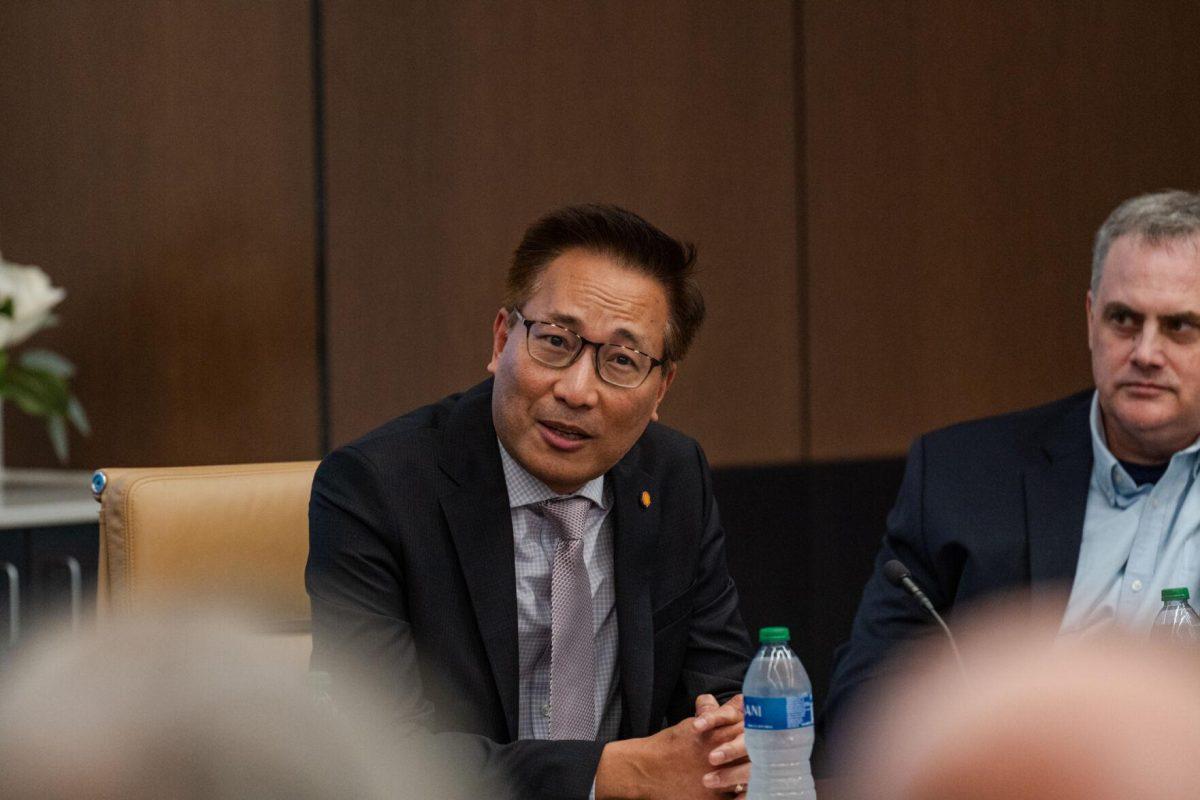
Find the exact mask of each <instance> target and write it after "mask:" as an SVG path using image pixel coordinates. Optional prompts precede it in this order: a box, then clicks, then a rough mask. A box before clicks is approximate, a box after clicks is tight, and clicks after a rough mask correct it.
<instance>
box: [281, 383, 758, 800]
mask: <svg viewBox="0 0 1200 800" xmlns="http://www.w3.org/2000/svg"><path fill="white" fill-rule="evenodd" d="M491 399H492V382H491V380H488V381H486V382H484V383H482V384H480V385H478V386H476V387H474V388H472V389H470V390H469V391H467V392H466V393H464V394H461V395H453V396H451V397H448V398H446V399H445V400H442V401H441V402H439V403H437V404H435V405H431V406H426V407H424V408H421V409H418V410H417V411H414V412H412V413H411V414H407V415H405V416H403V417H400V418H398V419H395V420H392V421H391V422H389V423H387V424H386V425H384V426H383V427H381V428H379V429H377V430H375V431H372V432H371V433H369V434H367V435H366V436H364V437H362V438H361V439H359V440H357V441H356V442H354V443H352V444H350V445H347V446H345V447H343V448H340V449H339V450H337V451H335V452H333V453H332V454H330V455H329V456H328V457H327V458H326V459H325V460H324V461H323V462H322V463H321V466H320V467H319V468H318V470H317V474H316V478H315V479H314V482H313V492H312V499H311V502H310V506H309V535H310V550H309V559H308V567H307V570H306V573H305V578H306V583H307V586H308V592H309V595H310V597H311V599H312V611H313V664H314V668H317V669H326V670H329V671H332V672H334V674H335V681H336V680H337V673H338V672H339V671H341V670H344V669H347V668H349V662H348V661H347V659H358V660H360V661H361V663H360V664H359V667H360V668H365V669H366V671H367V675H368V678H369V680H371V681H373V682H374V683H375V684H376V685H377V686H380V687H383V688H384V689H385V692H386V698H387V701H388V703H389V704H390V705H389V707H388V709H387V712H388V715H389V716H390V717H391V719H393V720H395V721H398V722H400V721H403V722H411V721H414V720H415V721H419V722H420V723H421V724H422V725H424V727H425V728H427V729H428V730H430V731H432V732H435V733H438V734H439V735H438V737H437V739H438V745H439V746H440V747H442V748H443V749H449V750H450V751H452V752H453V753H454V760H455V761H456V767H457V769H458V770H460V771H461V772H462V773H463V774H472V775H481V776H485V777H488V778H503V779H507V780H508V781H509V782H510V786H511V788H512V790H513V793H514V794H515V795H517V796H520V797H564V798H565V797H579V798H582V797H586V796H587V795H588V791H589V789H590V787H591V784H592V780H593V778H594V776H595V771H596V766H597V763H598V761H599V758H600V752H601V750H602V748H603V745H602V744H601V743H597V742H586V741H534V740H520V741H518V740H517V730H518V728H517V720H518V713H517V712H518V708H517V704H518V659H517V602H516V577H515V567H514V555H513V533H512V521H511V516H510V512H509V507H508V493H507V490H506V488H505V483H504V475H503V470H502V467H501V462H500V452H499V447H498V445H497V440H496V431H495V428H494V426H493V424H492V412H491ZM609 474H610V476H611V481H612V487H613V495H614V504H613V509H612V511H611V513H612V514H614V515H615V520H614V521H615V525H614V533H613V537H614V538H613V545H614V551H615V554H614V564H613V571H614V582H615V587H616V607H617V625H618V629H619V634H618V636H619V639H618V642H619V656H618V658H619V663H620V682H621V697H622V701H623V714H622V721H621V735H622V738H627V737H638V736H645V735H648V734H650V733H653V732H655V731H657V730H659V729H660V728H661V727H663V726H664V724H665V723H666V722H674V721H677V720H679V719H682V718H684V717H686V716H688V715H690V714H691V713H692V712H693V701H694V698H695V696H696V695H698V694H702V693H705V692H712V693H714V694H717V695H718V696H720V697H722V698H724V697H727V696H729V695H731V694H733V693H735V692H737V691H738V690H739V687H740V684H741V680H742V677H743V675H744V673H745V670H746V667H747V665H748V663H749V658H750V655H751V654H752V651H751V648H750V642H749V638H748V636H747V634H746V630H745V626H744V625H743V623H742V620H741V617H740V615H739V613H738V599H737V591H736V589H735V588H734V585H733V581H732V579H731V578H730V577H729V573H728V571H727V569H726V564H725V537H724V532H723V530H722V528H721V523H720V519H719V516H718V514H717V506H716V502H715V500H714V499H713V495H712V486H711V482H710V477H709V470H708V464H707V462H706V461H705V458H704V454H703V453H702V452H701V450H700V447H699V446H698V445H697V444H696V442H695V441H693V440H691V439H689V438H687V437H685V436H683V435H681V434H679V433H676V432H675V431H672V430H670V429H669V428H666V427H664V426H661V425H657V424H654V423H651V424H650V425H649V426H648V427H647V429H646V431H645V433H644V434H643V435H642V437H641V438H640V439H639V440H638V441H637V443H636V444H635V445H634V446H633V448H632V449H631V450H630V451H629V453H627V454H626V456H625V457H624V458H622V459H621V461H620V462H619V463H618V464H617V465H616V466H615V467H614V468H613V469H612V470H611V472H610V473H609ZM643 492H646V493H648V494H649V497H650V504H649V507H643V505H642V503H641V498H642V494H643Z"/></svg>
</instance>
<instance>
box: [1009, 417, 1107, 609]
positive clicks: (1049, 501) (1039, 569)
mask: <svg viewBox="0 0 1200 800" xmlns="http://www.w3.org/2000/svg"><path fill="white" fill-rule="evenodd" d="M1089 398H1090V395H1089ZM1090 409H1091V405H1090V402H1082V403H1080V404H1078V405H1076V406H1074V407H1073V408H1071V410H1069V411H1068V412H1067V413H1066V414H1065V415H1063V417H1061V418H1059V419H1058V420H1057V421H1055V423H1053V424H1051V425H1049V426H1048V427H1047V428H1046V429H1045V431H1044V435H1043V436H1042V437H1041V443H1040V445H1041V447H1040V453H1039V454H1038V457H1036V458H1034V460H1033V461H1032V462H1031V464H1030V465H1029V466H1028V467H1027V469H1026V471H1025V515H1026V516H1025V518H1026V524H1027V526H1028V528H1027V529H1028V535H1029V573H1030V579H1031V581H1032V582H1033V584H1034V591H1033V594H1032V610H1033V612H1034V613H1035V614H1038V615H1045V616H1048V617H1053V618H1055V619H1058V618H1061V617H1062V615H1063V612H1064V611H1065V610H1066V601H1067V593H1068V592H1069V590H1070V588H1071V581H1072V579H1073V577H1074V575H1075V567H1076V565H1077V563H1078V561H1079V547H1080V542H1081V541H1082V538H1083V519H1084V514H1085V513H1086V511H1087V495H1088V483H1089V481H1090V478H1091V470H1092V447H1091V438H1090V436H1089V435H1088V414H1089V412H1090ZM1055 584H1057V585H1058V589H1059V591H1054V590H1053V588H1052V587H1053V585H1055Z"/></svg>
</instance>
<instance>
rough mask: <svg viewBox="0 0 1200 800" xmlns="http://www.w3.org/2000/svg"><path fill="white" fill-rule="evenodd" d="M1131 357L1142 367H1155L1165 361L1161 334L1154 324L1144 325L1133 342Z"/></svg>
mask: <svg viewBox="0 0 1200 800" xmlns="http://www.w3.org/2000/svg"><path fill="white" fill-rule="evenodd" d="M1131 359H1132V361H1133V363H1134V364H1136V365H1137V366H1139V367H1141V368H1143V369H1156V368H1158V367H1161V366H1163V364H1164V363H1166V357H1165V356H1164V354H1163V341H1162V334H1161V332H1160V331H1159V330H1158V327H1157V326H1155V325H1145V326H1144V327H1143V328H1142V330H1141V333H1139V334H1138V337H1137V339H1136V340H1135V341H1134V344H1133V354H1132V355H1131Z"/></svg>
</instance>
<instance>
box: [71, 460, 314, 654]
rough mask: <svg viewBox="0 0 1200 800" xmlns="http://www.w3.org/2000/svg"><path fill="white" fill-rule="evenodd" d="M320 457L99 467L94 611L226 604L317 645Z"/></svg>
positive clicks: (293, 644) (298, 644) (295, 642)
mask: <svg viewBox="0 0 1200 800" xmlns="http://www.w3.org/2000/svg"><path fill="white" fill-rule="evenodd" d="M316 467H317V462H316V461H303V462H299V461H298V462H287V463H276V464H239V465H232V466H229V465H226V466H211V467H168V468H160V469H102V470H98V471H97V472H96V473H95V475H94V476H93V480H92V491H93V493H94V494H95V496H96V499H97V500H99V501H100V564H99V580H98V590H97V613H98V616H99V617H100V618H101V620H103V619H104V618H105V617H109V616H113V615H128V614H145V613H160V612H163V611H176V612H177V611H181V610H182V611H184V612H185V613H186V612H187V611H188V610H191V609H208V608H209V607H212V606H214V605H215V606H217V607H218V608H221V609H224V610H227V611H230V612H232V613H235V614H237V615H238V616H240V617H242V618H243V619H245V620H247V621H249V622H251V623H252V624H254V625H256V626H258V627H260V628H261V629H262V630H263V631H264V633H270V634H282V635H284V636H285V638H286V639H287V641H288V643H287V645H286V646H287V647H289V648H294V649H295V651H296V656H297V658H299V656H300V653H301V652H303V656H304V658H305V659H307V654H308V649H309V648H310V647H311V638H310V634H309V631H310V628H311V625H310V620H311V617H310V613H309V605H308V595H307V594H306V592H305V590H304V563H305V560H306V559H307V557H308V496H309V491H310V489H311V487H312V478H313V473H314V471H315V470H316Z"/></svg>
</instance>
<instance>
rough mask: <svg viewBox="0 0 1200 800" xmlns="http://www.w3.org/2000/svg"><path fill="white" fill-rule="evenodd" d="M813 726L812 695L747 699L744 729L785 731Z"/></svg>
mask: <svg viewBox="0 0 1200 800" xmlns="http://www.w3.org/2000/svg"><path fill="white" fill-rule="evenodd" d="M812 724H813V701H812V695H811V694H809V693H807V692H806V693H804V694H801V695H795V696H793V697H747V698H746V727H747V728H749V729H751V730H756V731H785V730H789V729H791V728H807V727H809V726H810V725H812Z"/></svg>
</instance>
